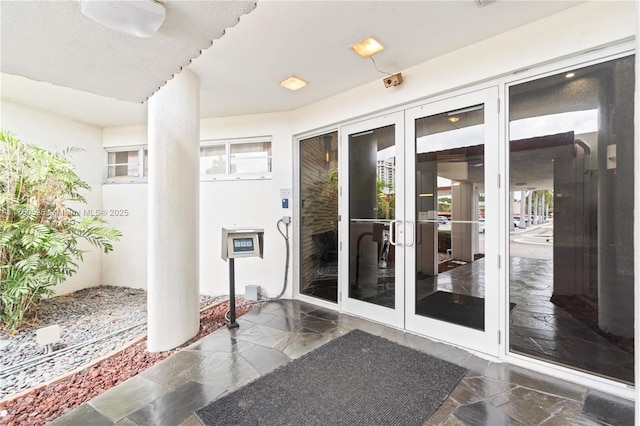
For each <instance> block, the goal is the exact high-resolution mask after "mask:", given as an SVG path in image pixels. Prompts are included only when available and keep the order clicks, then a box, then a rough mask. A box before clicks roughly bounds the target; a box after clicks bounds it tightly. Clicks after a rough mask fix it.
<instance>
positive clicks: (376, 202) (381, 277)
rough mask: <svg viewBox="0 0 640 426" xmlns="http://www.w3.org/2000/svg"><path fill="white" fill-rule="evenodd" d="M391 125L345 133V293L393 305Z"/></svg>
mask: <svg viewBox="0 0 640 426" xmlns="http://www.w3.org/2000/svg"><path fill="white" fill-rule="evenodd" d="M395 177H396V152H395V126H393V125H391V126H385V127H381V128H378V129H375V130H370V131H367V132H362V133H358V134H352V135H349V297H350V298H352V299H358V300H362V301H365V302H369V303H373V304H376V305H380V306H385V307H388V308H395V303H396V301H395V285H396V283H395V268H396V265H395V246H394V245H393V244H392V242H393V239H395V235H392V234H391V232H392V231H393V232H394V233H395V230H394V229H392V221H393V220H394V219H395V198H396V196H395V185H394V182H395Z"/></svg>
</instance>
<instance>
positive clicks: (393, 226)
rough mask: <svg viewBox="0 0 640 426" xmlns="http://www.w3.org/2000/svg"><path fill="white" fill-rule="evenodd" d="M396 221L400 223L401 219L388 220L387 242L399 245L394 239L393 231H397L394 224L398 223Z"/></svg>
mask: <svg viewBox="0 0 640 426" xmlns="http://www.w3.org/2000/svg"><path fill="white" fill-rule="evenodd" d="M398 223H402V221H401V220H392V221H391V222H389V244H391V245H392V246H397V245H400V244H398V243H397V242H396V241H395V239H394V237H395V233H396V232H397V227H396V224H398ZM394 231H396V232H394Z"/></svg>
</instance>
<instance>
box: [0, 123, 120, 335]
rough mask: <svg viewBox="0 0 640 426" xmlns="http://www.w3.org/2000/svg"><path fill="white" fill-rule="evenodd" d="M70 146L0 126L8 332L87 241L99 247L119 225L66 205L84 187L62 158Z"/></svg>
mask: <svg viewBox="0 0 640 426" xmlns="http://www.w3.org/2000/svg"><path fill="white" fill-rule="evenodd" d="M77 151H79V149H78V148H67V149H66V150H64V151H63V152H60V153H52V152H49V151H47V150H44V149H42V148H39V147H37V146H34V145H31V144H27V143H23V142H21V141H20V140H18V139H17V138H16V137H14V136H13V135H12V134H11V133H10V132H6V131H0V300H1V301H2V304H1V306H0V328H2V329H4V330H7V331H10V332H13V333H15V332H16V331H17V330H18V329H19V328H20V327H21V326H23V325H24V324H25V323H27V322H28V321H29V320H31V319H32V318H33V317H34V316H35V315H36V309H37V306H38V302H39V301H40V300H41V299H42V298H45V297H49V296H51V295H53V293H54V290H53V288H54V287H55V286H56V285H57V284H59V283H61V282H62V281H64V280H65V279H66V278H68V277H70V276H72V275H73V274H74V273H76V272H77V269H78V263H79V262H82V260H83V253H84V252H85V251H83V250H81V249H80V248H79V247H78V242H79V241H81V240H85V241H88V242H89V243H90V244H92V245H93V246H95V247H98V248H100V249H102V250H103V251H104V252H105V253H108V252H110V251H112V250H113V246H112V242H113V241H117V240H118V239H119V238H120V237H121V235H122V234H121V233H120V231H118V230H116V229H113V228H109V227H106V226H104V225H105V221H104V220H103V219H102V218H100V217H98V216H93V215H86V216H85V215H82V216H84V217H81V214H80V212H79V211H77V210H74V209H73V208H71V207H69V205H68V204H70V203H73V205H78V204H86V200H85V198H84V197H83V195H82V194H81V192H82V191H89V190H91V187H90V186H89V185H88V184H87V183H85V182H84V181H83V180H82V179H80V177H78V175H77V174H76V173H75V171H74V166H73V164H72V163H71V161H70V160H69V157H70V155H71V154H72V153H74V152H77Z"/></svg>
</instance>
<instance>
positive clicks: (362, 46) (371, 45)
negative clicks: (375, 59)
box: [351, 37, 384, 58]
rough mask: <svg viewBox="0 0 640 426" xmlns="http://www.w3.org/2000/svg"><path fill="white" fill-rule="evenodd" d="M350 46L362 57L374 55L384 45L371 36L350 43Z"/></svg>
mask: <svg viewBox="0 0 640 426" xmlns="http://www.w3.org/2000/svg"><path fill="white" fill-rule="evenodd" d="M351 48H352V49H353V50H355V51H356V53H357V54H358V55H360V56H362V57H363V58H368V57H369V56H372V55H375V54H376V53H378V52H382V51H383V50H384V46H383V45H382V43H380V42H379V41H378V40H376V39H375V38H373V37H367V38H365V39H364V40H362V41H359V42H357V43H356V44H354V45H352V46H351Z"/></svg>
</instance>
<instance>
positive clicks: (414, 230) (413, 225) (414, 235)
mask: <svg viewBox="0 0 640 426" xmlns="http://www.w3.org/2000/svg"><path fill="white" fill-rule="evenodd" d="M406 223H407V224H411V244H407V243H405V246H407V247H413V245H414V244H415V243H416V224H415V222H414V221H412V220H407V221H406ZM407 234H408V232H406V230H405V235H407ZM405 238H406V236H405Z"/></svg>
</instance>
